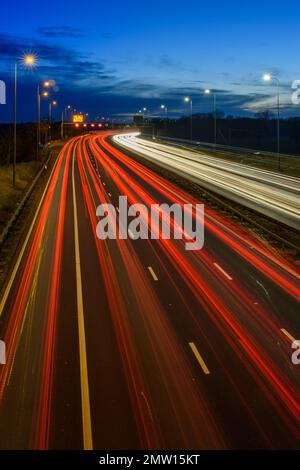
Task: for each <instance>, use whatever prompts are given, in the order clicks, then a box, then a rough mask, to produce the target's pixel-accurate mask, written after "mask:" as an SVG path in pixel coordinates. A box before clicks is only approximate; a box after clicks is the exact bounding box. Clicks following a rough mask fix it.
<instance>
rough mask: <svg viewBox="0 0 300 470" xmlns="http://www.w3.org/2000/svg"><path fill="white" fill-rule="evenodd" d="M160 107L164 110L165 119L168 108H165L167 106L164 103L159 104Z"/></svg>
mask: <svg viewBox="0 0 300 470" xmlns="http://www.w3.org/2000/svg"><path fill="white" fill-rule="evenodd" d="M160 109H163V110H164V111H165V116H166V119H168V108H167V106H166V105H165V104H161V105H160Z"/></svg>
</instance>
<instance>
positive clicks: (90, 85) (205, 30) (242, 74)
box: [0, 0, 300, 120]
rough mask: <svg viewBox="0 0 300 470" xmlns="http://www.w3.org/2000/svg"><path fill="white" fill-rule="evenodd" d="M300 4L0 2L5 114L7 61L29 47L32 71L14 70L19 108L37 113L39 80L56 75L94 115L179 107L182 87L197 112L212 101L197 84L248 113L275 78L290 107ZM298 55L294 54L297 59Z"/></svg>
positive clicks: (293, 110) (259, 106) (265, 104)
mask: <svg viewBox="0 0 300 470" xmlns="http://www.w3.org/2000/svg"><path fill="white" fill-rule="evenodd" d="M299 13H300V4H299V3H298V4H297V3H296V2H283V1H280V2H278V1H276V0H275V1H268V0H267V1H263V0H261V1H258V0H252V1H251V2H241V1H218V0H217V1H214V2H207V1H200V0H198V1H191V0H185V1H176V0H173V1H170V0H160V1H157V0H152V1H151V2H146V1H144V2H143V1H141V0H140V1H136V0H133V1H128V2H123V1H118V0H115V1H114V2H104V1H100V0H98V1H96V0H89V1H83V0H80V1H79V0H64V1H63V0H61V1H58V0H52V1H50V2H38V1H35V0H28V1H26V2H24V1H18V0H11V1H9V2H8V1H5V3H4V4H3V3H2V4H1V10H0V16H1V32H0V79H4V80H5V81H6V83H7V100H8V104H7V106H6V107H4V106H1V108H0V120H1V118H3V119H9V118H10V116H11V101H12V100H11V99H12V95H11V91H12V82H11V77H12V68H13V64H14V61H15V60H16V59H18V58H19V57H20V56H21V55H22V53H23V52H24V51H25V52H26V51H34V52H37V53H38V55H39V64H38V65H39V66H38V68H37V69H36V70H35V71H31V72H27V71H22V70H21V67H19V69H20V73H19V103H20V104H19V118H20V119H22V120H26V119H33V118H34V116H35V107H34V90H35V86H36V83H37V82H38V81H39V80H43V79H46V78H51V79H54V80H56V83H57V86H58V87H59V91H57V92H56V93H55V95H53V96H55V99H57V101H58V102H59V103H60V105H61V106H62V105H65V104H68V103H69V102H70V103H71V104H73V105H74V106H75V107H77V108H78V109H80V110H82V111H83V112H89V113H91V115H93V116H95V115H104V116H114V117H118V116H123V115H127V114H131V113H134V112H136V111H137V110H138V109H139V108H141V107H143V106H146V107H147V108H148V109H149V111H150V112H151V113H153V114H156V113H158V112H159V106H160V104H162V103H164V104H167V105H168V108H169V110H170V113H172V114H173V115H174V116H175V115H178V114H179V113H183V112H185V109H186V107H185V105H184V104H183V96H184V95H190V96H192V98H193V103H194V110H195V112H197V111H199V112H201V111H203V112H208V111H209V110H210V109H211V101H210V99H209V97H207V96H203V89H204V88H205V87H211V88H213V89H215V90H216V91H217V93H218V101H219V106H218V108H219V109H222V110H224V111H225V112H226V113H233V114H240V115H241V114H249V113H255V112H257V111H265V110H267V109H270V110H272V108H274V105H275V100H274V94H275V87H274V84H273V85H272V84H266V83H263V82H262V80H261V76H262V74H263V73H264V72H266V71H270V72H272V73H273V74H276V76H277V77H278V78H279V80H280V83H281V93H282V102H283V112H284V113H285V114H286V116H289V115H292V114H294V115H299V114H300V113H299V111H300V105H299V106H296V105H292V104H291V99H290V95H291V84H292V82H293V80H296V79H300V70H299V52H298V48H299V45H300V44H299V40H297V39H298V37H299V35H298V34H297V31H298V30H299V19H300V15H299ZM297 59H298V60H297Z"/></svg>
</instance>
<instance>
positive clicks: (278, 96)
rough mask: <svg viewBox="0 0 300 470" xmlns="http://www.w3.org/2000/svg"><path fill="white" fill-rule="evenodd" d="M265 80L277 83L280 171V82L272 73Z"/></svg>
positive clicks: (266, 75)
mask: <svg viewBox="0 0 300 470" xmlns="http://www.w3.org/2000/svg"><path fill="white" fill-rule="evenodd" d="M263 80H264V81H265V82H271V81H272V80H273V81H274V82H276V84H277V159H278V171H280V169H281V161H280V92H279V87H280V82H279V80H278V78H277V77H275V76H274V75H271V74H270V73H265V74H264V75H263Z"/></svg>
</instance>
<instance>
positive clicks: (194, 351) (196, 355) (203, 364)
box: [189, 342, 210, 375]
mask: <svg viewBox="0 0 300 470" xmlns="http://www.w3.org/2000/svg"><path fill="white" fill-rule="evenodd" d="M189 347H190V348H191V350H192V351H193V353H194V356H195V358H196V359H197V361H198V363H199V364H200V367H201V369H202V370H203V372H204V374H205V375H208V374H210V371H209V370H208V367H207V365H206V364H205V362H204V360H203V359H202V356H201V354H200V353H199V351H198V349H197V346H196V345H195V343H193V342H190V343H189Z"/></svg>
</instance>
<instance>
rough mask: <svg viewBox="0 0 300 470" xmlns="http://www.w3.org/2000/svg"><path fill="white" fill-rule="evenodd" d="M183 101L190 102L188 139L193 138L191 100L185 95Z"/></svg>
mask: <svg viewBox="0 0 300 470" xmlns="http://www.w3.org/2000/svg"><path fill="white" fill-rule="evenodd" d="M183 101H184V102H185V103H190V139H191V140H193V101H192V100H191V98H190V97H189V96H185V97H184V99H183Z"/></svg>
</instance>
